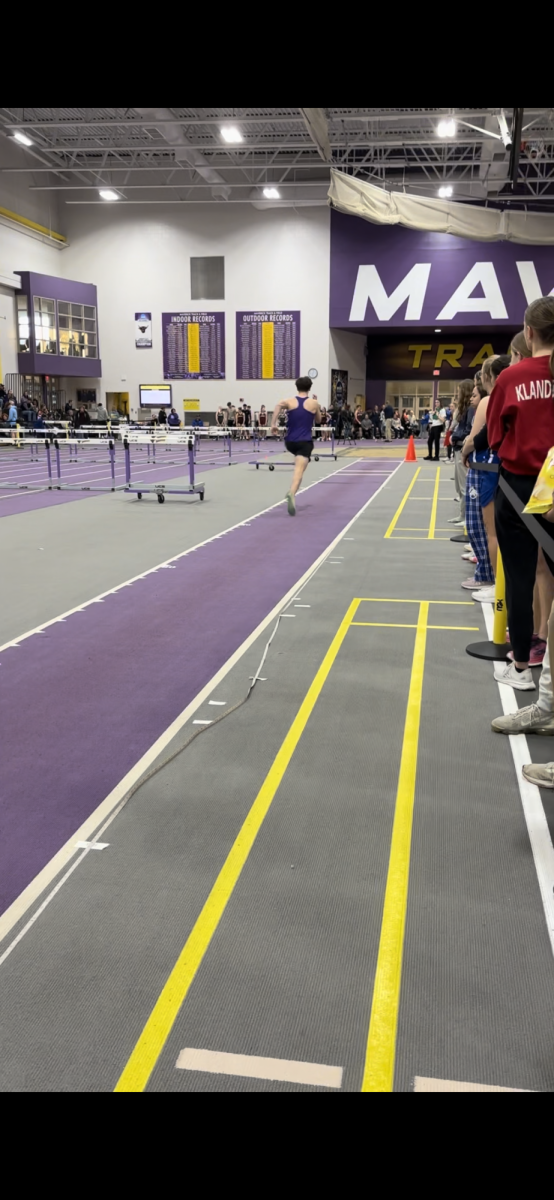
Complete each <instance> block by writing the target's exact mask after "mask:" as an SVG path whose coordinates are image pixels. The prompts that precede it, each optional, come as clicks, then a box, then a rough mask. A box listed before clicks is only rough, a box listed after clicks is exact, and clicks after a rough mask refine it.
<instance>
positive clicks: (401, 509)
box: [385, 467, 421, 538]
mask: <svg viewBox="0 0 554 1200" xmlns="http://www.w3.org/2000/svg"><path fill="white" fill-rule="evenodd" d="M420 471H421V467H418V468H417V471H415V472H414V477H413V479H412V482H411V483H410V485H409V487H408V488H407V490H406V492H405V494H404V498H403V499H402V500H401V501H400V504H399V505H398V508H397V510H396V512H395V514H394V517H393V518H392V521H391V523H390V525H389V527H388V529H387V532H386V534H385V537H386V538H390V535H391V533H392V531H393V529H394V527H395V525H396V522H397V521H398V519H399V517H400V516H401V513H402V511H403V509H404V505H405V503H406V501H407V499H408V497H409V495H410V492H411V490H412V488H413V486H414V483H415V481H416V479H417V477H418V475H419V474H420Z"/></svg>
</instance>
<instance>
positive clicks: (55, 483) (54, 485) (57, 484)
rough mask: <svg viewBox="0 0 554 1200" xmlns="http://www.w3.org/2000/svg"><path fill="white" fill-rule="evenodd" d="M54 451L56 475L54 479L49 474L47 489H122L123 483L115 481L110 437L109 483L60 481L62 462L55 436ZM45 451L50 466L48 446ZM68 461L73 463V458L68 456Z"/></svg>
mask: <svg viewBox="0 0 554 1200" xmlns="http://www.w3.org/2000/svg"><path fill="white" fill-rule="evenodd" d="M62 444H63V445H64V446H66V445H67V441H64V442H63V443H62ZM54 451H55V459H56V477H55V479H52V477H51V476H50V478H51V482H50V483H49V485H48V490H49V491H55V492H122V491H123V490H124V488H125V484H124V483H116V481H115V447H114V443H113V441H112V440H111V438H110V440H109V442H108V457H109V464H110V476H111V482H110V483H109V484H104V483H63V482H62V463H61V454H60V443H59V441H58V439H57V438H55V439H54ZM47 453H48V460H49V467H50V449H49V448H48V451H47ZM69 461H70V462H73V463H75V459H71V458H70V459H69ZM95 461H96V460H95ZM49 474H50V471H49Z"/></svg>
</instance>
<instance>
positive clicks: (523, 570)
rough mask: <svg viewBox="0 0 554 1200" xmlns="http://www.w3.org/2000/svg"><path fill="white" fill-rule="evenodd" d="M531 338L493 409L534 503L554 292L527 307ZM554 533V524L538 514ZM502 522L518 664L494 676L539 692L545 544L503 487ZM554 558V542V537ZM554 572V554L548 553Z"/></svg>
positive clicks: (550, 421) (550, 426)
mask: <svg viewBox="0 0 554 1200" xmlns="http://www.w3.org/2000/svg"><path fill="white" fill-rule="evenodd" d="M524 334H525V340H526V342H527V345H528V347H529V349H530V350H531V357H530V358H524V359H522V360H521V362H518V363H515V364H514V366H511V367H507V368H506V370H504V371H502V373H501V374H500V375H499V377H498V381H497V383H496V385H495V387H494V389H493V391H492V394H491V398H490V401H489V406H488V410H487V430H488V435H489V445H490V447H491V449H493V450H496V452H497V454H498V455H499V458H500V461H501V464H502V465H501V468H500V478H501V481H502V479H503V480H504V481H505V483H506V484H507V485H508V486H509V488H511V490H512V492H515V494H516V496H517V498H518V500H519V501H520V502H521V504H523V505H525V504H527V501H528V500H529V498H530V496H531V492H532V491H533V488H534V486H535V481H536V478H537V475H538V474H539V471H540V469H541V467H542V465H543V462H544V460H545V458H546V455H547V454H548V451H549V449H550V448H551V446H554V296H542V297H541V298H540V300H534V301H533V303H532V304H530V305H529V307H528V308H527V310H526V312H525V325H524ZM535 520H538V521H539V522H540V523H541V524H542V525H543V527H544V528H545V529H546V530H547V531H548V532H549V533H550V534H551V533H552V525H551V524H549V522H548V521H545V520H544V518H543V517H536V518H535ZM495 522H496V531H497V536H498V545H499V547H500V553H501V555H502V561H503V564H504V573H505V576H506V603H507V608H508V621H509V625H510V640H511V643H512V648H513V652H514V661H513V663H508V665H507V666H504V665H502V664H499V665H498V666H497V667H496V668H495V672H494V677H495V679H497V680H498V682H499V683H507V684H508V685H509V686H510V687H513V688H517V689H518V690H521V691H533V690H534V688H535V683H534V680H533V676H532V674H531V671H530V669H529V653H530V649H531V638H532V634H533V589H534V585H535V576H536V572H537V552H538V542H537V541H536V540H535V538H534V537H533V534H532V533H531V531H530V529H529V528H528V527H527V525H526V524H525V523H524V521H523V520H522V518H521V517H520V515H519V513H518V512H517V510H516V508H514V506H513V504H512V503H511V501H510V499H509V498H508V496H507V495H506V494H505V492H504V491H503V490H502V485H501V484H500V486H499V488H498V491H497V493H496V501H495ZM552 549H553V556H554V542H553V548H552ZM545 559H546V562H547V564H548V567H549V569H550V571H551V572H552V574H554V557H553V558H550V557H549V556H548V555H547V554H545Z"/></svg>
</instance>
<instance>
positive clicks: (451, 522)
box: [448, 517, 463, 525]
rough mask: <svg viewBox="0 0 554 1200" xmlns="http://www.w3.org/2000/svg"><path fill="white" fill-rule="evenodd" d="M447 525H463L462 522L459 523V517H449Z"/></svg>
mask: <svg viewBox="0 0 554 1200" xmlns="http://www.w3.org/2000/svg"><path fill="white" fill-rule="evenodd" d="M448 524H449V525H460V524H463V522H461V521H460V518H459V517H449V518H448Z"/></svg>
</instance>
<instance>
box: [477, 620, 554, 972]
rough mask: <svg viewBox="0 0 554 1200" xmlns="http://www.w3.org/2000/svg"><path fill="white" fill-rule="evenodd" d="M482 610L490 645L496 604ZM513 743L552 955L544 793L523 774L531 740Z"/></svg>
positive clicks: (507, 709) (553, 916)
mask: <svg viewBox="0 0 554 1200" xmlns="http://www.w3.org/2000/svg"><path fill="white" fill-rule="evenodd" d="M482 609H483V616H484V618H485V625H486V627H487V633H488V635H489V639H490V641H492V634H493V624H494V622H493V611H492V604H483V605H482ZM498 691H499V692H500V700H501V703H502V709H503V712H504V713H505V714H508V713H514V712H517V710H518V707H519V706H518V702H517V700H516V697H515V692H514V690H513V688H511V687H507V686H506V684H505V683H499V684H498ZM509 742H510V748H511V751H512V757H513V760H514V767H515V769H516V777H517V783H518V787H519V794H520V796H521V804H522V807H523V815H524V817H525V824H526V825H527V833H528V834H529V841H530V843H531V850H532V851H533V859H534V863H535V870H536V872H537V878H538V881H539V888H540V893H541V897H542V903H543V908H544V914H545V917H546V926H547V929H548V936H549V938H550V945H551V947H552V953H553V954H554V894H553V888H554V846H553V845H552V839H551V837H550V830H549V828H548V822H547V820H546V815H545V811H544V808H543V804H542V800H541V793H540V789H539V788H538V787H536V786H535V784H534V783H529V781H528V780H527V779H525V778H524V777H523V775H522V773H521V768H522V767H523V766H524V765H525V763H530V762H532V761H533V756H532V754H531V751H530V750H529V746H528V744H527V738H526V737H525V735H524V734H521V733H515V734H510V737H509Z"/></svg>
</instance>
